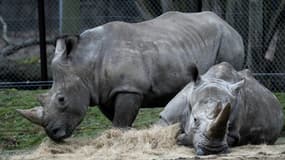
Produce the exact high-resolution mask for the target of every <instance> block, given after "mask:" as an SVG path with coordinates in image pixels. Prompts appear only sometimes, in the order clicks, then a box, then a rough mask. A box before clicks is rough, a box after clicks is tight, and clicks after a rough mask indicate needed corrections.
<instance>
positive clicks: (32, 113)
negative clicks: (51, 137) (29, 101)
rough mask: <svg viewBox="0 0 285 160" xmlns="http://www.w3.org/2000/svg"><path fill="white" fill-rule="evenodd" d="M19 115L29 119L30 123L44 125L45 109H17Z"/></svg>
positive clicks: (40, 107)
mask: <svg viewBox="0 0 285 160" xmlns="http://www.w3.org/2000/svg"><path fill="white" fill-rule="evenodd" d="M16 111H17V112H18V113H20V114H21V115H22V116H23V117H25V118H26V119H28V120H29V121H31V122H33V123H35V124H37V125H42V118H43V107H42V106H39V107H34V108H31V109H25V110H24V109H16Z"/></svg>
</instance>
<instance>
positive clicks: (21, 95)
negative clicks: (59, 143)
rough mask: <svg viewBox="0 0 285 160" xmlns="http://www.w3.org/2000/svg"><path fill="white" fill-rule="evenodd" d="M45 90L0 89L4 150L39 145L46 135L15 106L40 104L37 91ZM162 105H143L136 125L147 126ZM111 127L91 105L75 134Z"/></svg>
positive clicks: (90, 134)
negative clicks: (151, 107) (146, 106)
mask: <svg viewBox="0 0 285 160" xmlns="http://www.w3.org/2000/svg"><path fill="white" fill-rule="evenodd" d="M44 92H46V91H45V90H33V91H22V90H16V89H9V90H0V150H1V148H2V149H4V150H11V149H28V148H30V147H33V146H36V145H38V144H39V143H40V142H41V141H42V140H43V139H44V138H46V135H45V132H44V130H43V129H42V128H41V127H39V126H37V125H35V124H32V123H30V122H29V121H28V120H26V119H24V118H22V117H21V116H20V115H19V114H18V113H17V112H16V111H15V109H27V108H32V107H34V106H38V105H39V103H38V102H37V100H36V95H37V94H39V93H44ZM161 110H162V109H161V108H155V109H142V110H141V111H140V113H139V115H138V117H137V120H136V121H135V123H134V127H136V128H143V127H146V126H148V125H150V124H151V123H153V122H155V121H156V120H157V119H158V114H159V112H160V111H161ZM108 128H111V122H110V121H109V120H108V119H107V118H105V117H104V116H103V114H102V113H101V112H100V111H99V109H98V108H97V107H89V110H88V112H87V115H86V116H85V118H84V121H83V122H82V123H81V124H80V126H79V127H78V128H77V129H76V130H75V132H74V134H73V136H74V137H95V136H98V134H100V133H101V132H102V131H104V130H106V129H108Z"/></svg>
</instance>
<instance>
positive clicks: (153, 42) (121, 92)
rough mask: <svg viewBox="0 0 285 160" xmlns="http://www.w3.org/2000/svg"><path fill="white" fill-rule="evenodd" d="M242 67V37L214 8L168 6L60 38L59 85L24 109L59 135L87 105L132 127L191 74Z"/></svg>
mask: <svg viewBox="0 0 285 160" xmlns="http://www.w3.org/2000/svg"><path fill="white" fill-rule="evenodd" d="M221 61H227V62H229V63H231V64H233V65H234V66H235V67H237V68H241V67H242V64H243V61H244V48H243V42H242V39H241V36H240V35H239V34H238V33H237V32H236V31H235V30H234V29H233V28H232V27H231V26H229V25H228V24H227V23H226V22H225V21H223V20H222V19H221V18H219V17H218V16H217V15H215V14H214V13H211V12H203V13H193V14H188V13H179V12H169V13H166V14H163V15H162V16H160V17H158V18H155V19H153V20H149V21H145V22H141V23H133V24H131V23H124V22H111V23H107V24H105V25H102V26H99V27H96V28H93V29H89V30H87V31H85V32H83V33H82V34H81V35H80V36H78V37H76V36H66V37H62V38H59V39H58V40H57V42H56V49H55V56H54V58H53V60H52V64H51V67H52V72H53V80H54V83H53V86H52V88H51V89H50V91H49V92H48V93H47V94H44V95H41V96H40V97H39V101H40V102H41V104H42V106H40V107H37V108H33V109H31V110H19V112H20V113H21V114H22V115H23V116H24V117H26V118H27V119H29V120H30V121H32V122H34V123H37V124H40V125H42V126H43V127H44V128H45V130H46V133H47V134H48V136H49V137H50V138H52V139H53V140H55V141H59V140H61V139H63V138H66V137H68V136H70V135H71V134H72V131H73V130H74V129H75V127H76V126H77V125H78V124H79V123H80V122H81V121H82V119H83V117H84V115H85V113H86V111H87V107H88V106H94V105H98V106H99V108H100V110H101V111H102V112H103V113H104V114H105V115H106V117H108V119H110V120H111V121H112V122H113V125H114V126H118V127H126V126H130V125H131V124H132V122H133V121H134V119H135V117H136V115H137V113H138V110H139V108H140V107H142V106H148V107H158V106H164V105H166V104H167V102H168V101H169V100H170V99H171V98H172V97H173V96H175V94H176V93H177V92H179V90H180V89H182V88H183V87H184V86H185V85H186V84H187V83H188V82H189V81H190V80H191V79H192V73H191V72H192V71H191V67H190V66H191V65H193V64H196V65H197V66H198V68H199V70H200V71H201V72H205V71H206V70H207V69H209V68H210V67H211V66H212V65H214V64H215V63H217V62H221Z"/></svg>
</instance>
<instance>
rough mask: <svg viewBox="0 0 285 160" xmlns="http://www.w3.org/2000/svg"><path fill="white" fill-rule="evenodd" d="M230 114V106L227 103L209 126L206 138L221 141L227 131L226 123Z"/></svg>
mask: <svg viewBox="0 0 285 160" xmlns="http://www.w3.org/2000/svg"><path fill="white" fill-rule="evenodd" d="M218 105H219V104H218ZM230 114H231V105H230V103H228V104H227V105H226V106H225V107H224V108H223V109H222V110H221V111H220V113H219V114H218V116H217V117H216V119H215V120H214V121H213V122H212V123H211V124H210V127H209V129H208V136H209V137H210V138H215V139H222V138H224V136H225V134H226V131H227V123H228V120H229V117H230Z"/></svg>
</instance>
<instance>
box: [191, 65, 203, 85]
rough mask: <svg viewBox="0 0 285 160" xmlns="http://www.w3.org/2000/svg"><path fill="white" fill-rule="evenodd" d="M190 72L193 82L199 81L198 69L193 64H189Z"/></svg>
mask: <svg viewBox="0 0 285 160" xmlns="http://www.w3.org/2000/svg"><path fill="white" fill-rule="evenodd" d="M189 70H190V73H191V75H192V79H193V81H194V82H195V83H198V82H199V81H200V79H201V78H200V74H199V70H198V67H197V66H196V65H195V64H193V65H191V66H190V69H189Z"/></svg>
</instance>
